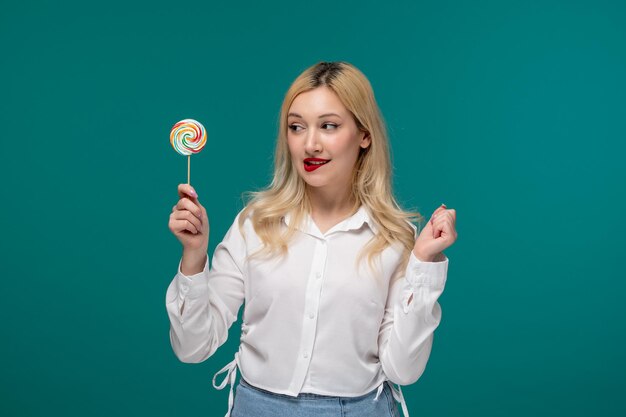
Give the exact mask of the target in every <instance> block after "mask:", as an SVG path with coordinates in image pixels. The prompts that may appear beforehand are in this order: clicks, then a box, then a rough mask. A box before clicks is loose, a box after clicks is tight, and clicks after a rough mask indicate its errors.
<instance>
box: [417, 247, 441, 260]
mask: <svg viewBox="0 0 626 417" xmlns="http://www.w3.org/2000/svg"><path fill="white" fill-rule="evenodd" d="M413 255H414V256H415V257H416V258H417V260H418V261H421V262H437V261H439V260H441V259H443V254H442V253H441V252H440V253H438V254H435V255H426V254H423V253H421V252H419V251H416V250H415V249H414V250H413Z"/></svg>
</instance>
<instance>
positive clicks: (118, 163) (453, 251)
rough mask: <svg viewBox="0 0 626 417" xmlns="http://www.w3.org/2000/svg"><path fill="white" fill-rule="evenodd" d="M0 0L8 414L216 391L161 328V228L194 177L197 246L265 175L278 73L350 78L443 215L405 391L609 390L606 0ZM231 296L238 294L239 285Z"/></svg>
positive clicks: (175, 408) (160, 407)
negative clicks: (434, 321) (199, 127)
mask: <svg viewBox="0 0 626 417" xmlns="http://www.w3.org/2000/svg"><path fill="white" fill-rule="evenodd" d="M1 9H2V10H1V12H0V46H1V51H2V53H1V54H0V97H1V103H2V111H0V122H1V126H2V130H1V133H0V135H1V138H2V151H0V170H1V174H2V184H3V187H2V205H0V210H1V216H0V228H1V229H0V230H1V236H2V239H1V245H2V246H1V247H0V256H1V257H2V263H1V267H2V268H1V271H2V272H1V273H2V280H1V286H2V295H3V297H2V298H3V300H2V303H1V305H2V317H3V326H2V333H3V336H2V344H1V345H0V368H1V369H2V372H1V377H0V396H1V398H0V414H2V415H3V416H67V417H69V416H111V415H119V416H143V415H145V416H148V415H149V416H172V415H198V416H207V417H208V416H223V415H224V414H225V412H226V407H227V398H228V390H224V391H216V390H214V389H213V388H212V385H211V378H212V376H213V374H214V373H215V372H216V371H218V370H219V369H220V368H221V367H222V366H223V365H225V364H226V363H228V362H229V361H230V360H231V359H232V357H233V354H234V352H235V351H236V349H237V346H238V342H239V332H240V327H239V325H240V321H238V322H236V323H235V324H234V325H233V326H232V328H231V329H230V336H229V339H228V341H227V342H226V343H225V344H224V345H223V346H222V347H221V348H220V349H219V350H218V351H217V352H216V353H215V355H214V356H213V357H211V358H209V359H208V360H207V361H205V362H203V363H201V364H194V365H190V364H183V363H181V362H180V361H179V360H178V359H177V358H176V357H175V356H174V354H173V352H172V349H171V346H170V341H169V334H168V332H169V322H168V319H167V315H166V311H165V291H166V288H167V285H168V284H169V282H170V281H171V279H172V278H173V277H174V274H175V272H176V268H177V266H178V261H179V259H180V255H181V247H180V244H179V243H178V241H177V240H176V239H175V238H174V236H173V235H172V234H171V233H170V232H169V230H168V228H167V222H168V217H169V213H170V211H171V209H172V206H173V205H174V204H175V202H176V200H177V194H176V187H177V185H178V184H179V183H183V182H186V179H187V161H186V158H185V157H183V156H181V155H178V154H176V153H175V152H174V150H173V149H172V147H171V146H170V144H169V130H170V128H171V126H172V125H173V124H174V123H175V122H176V121H178V120H180V119H183V118H195V119H197V120H200V121H201V122H203V123H204V125H205V126H206V128H207V131H208V144H207V145H206V147H205V148H204V150H203V151H202V152H201V153H200V154H198V155H194V156H192V161H191V181H192V184H193V185H194V186H195V188H196V190H197V191H198V192H199V196H200V200H201V201H202V202H203V204H204V205H205V206H206V207H207V209H208V213H209V216H210V220H211V242H210V248H209V251H210V254H212V252H213V249H214V248H215V245H216V244H217V243H218V242H219V241H220V240H221V238H222V237H223V235H224V233H225V232H226V230H227V229H228V227H229V226H230V224H231V223H232V221H233V219H234V217H235V215H236V214H237V212H238V211H239V210H240V209H241V208H242V207H243V203H242V199H241V195H242V193H243V192H245V191H250V190H257V189H259V188H261V187H263V186H264V185H266V184H267V183H268V181H269V179H270V174H271V168H272V167H271V164H272V151H273V147H274V139H275V135H276V127H277V117H278V110H279V106H280V103H281V100H282V97H283V95H284V93H285V91H286V89H287V87H288V86H289V84H290V82H291V81H292V80H293V79H294V78H295V77H296V76H297V75H298V74H299V73H300V72H301V71H302V70H303V69H305V68H306V67H308V66H310V65H312V64H314V63H316V62H318V61H321V60H346V61H349V62H351V63H353V64H355V65H356V66H357V67H359V68H360V69H361V70H362V71H363V72H364V73H365V74H366V75H367V76H368V77H369V79H370V81H371V83H372V85H373V87H374V89H375V92H376V95H377V99H378V102H379V104H380V107H381V109H382V111H383V114H384V116H385V119H386V122H387V124H388V127H389V132H390V138H391V144H392V149H393V163H394V184H395V189H396V192H397V195H398V198H399V200H400V201H401V203H402V204H403V206H404V207H406V208H413V209H417V210H419V211H420V212H422V213H423V214H424V215H425V216H429V215H430V214H431V213H432V211H433V210H434V209H435V208H436V207H437V206H438V205H439V204H441V203H445V204H447V205H448V207H450V208H455V209H456V210H457V228H458V233H459V237H458V240H457V242H456V243H455V245H454V246H453V247H451V248H450V249H449V250H448V251H447V252H446V254H447V255H448V257H449V258H450V269H449V275H448V282H447V287H446V290H445V292H444V294H443V295H442V297H441V299H440V303H441V305H442V308H443V320H442V323H441V325H440V327H439V328H438V330H437V331H436V334H435V341H434V346H433V351H432V355H431V358H430V361H429V363H428V366H427V369H426V372H425V373H424V374H423V376H422V377H421V378H420V379H419V380H418V382H417V383H415V384H413V385H411V386H408V387H405V388H404V393H405V396H406V398H407V403H408V406H409V410H411V411H412V415H414V416H420V417H427V416H481V417H487V416H502V415H507V416H528V415H533V416H561V415H562V416H570V417H573V416H588V415H602V416H623V415H625V414H626V403H625V402H624V399H623V393H624V388H625V386H626V364H625V358H626V356H625V354H624V342H625V341H626V340H625V335H626V331H625V330H626V321H625V320H624V317H626V314H625V313H626V311H625V310H626V308H625V307H624V303H623V295H624V291H625V290H626V280H625V279H624V278H626V276H625V274H624V267H623V264H622V262H621V261H622V256H623V255H622V252H623V250H624V248H625V247H626V245H625V243H626V242H625V238H624V236H625V232H626V227H625V225H626V223H625V221H624V216H623V213H624V210H625V209H626V207H625V205H626V199H625V195H624V190H625V189H626V187H625V170H624V168H623V157H624V152H625V151H626V147H625V145H624V142H625V139H626V134H625V133H626V123H625V120H626V104H625V103H626V100H624V98H625V97H626V77H625V76H624V74H626V25H624V21H625V18H626V5H625V4H624V3H623V2H620V1H505V2H502V1H478V2H475V1H437V2H435V1H431V2H426V1H412V2H394V1H391V2H374V1H349V2H342V1H339V2H326V3H319V2H318V3H307V2H288V1H275V2H252V1H250V2H225V1H224V2H206V1H204V2H202V1H198V2H163V1H153V2H144V3H136V2H117V1H108V2H77V1H72V2H69V1H68V2H52V1H38V2H30V1H23V2H17V1H14V2H8V1H4V2H3V3H2V8H1ZM240 313H241V311H240Z"/></svg>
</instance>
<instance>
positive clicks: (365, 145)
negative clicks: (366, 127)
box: [360, 132, 372, 149]
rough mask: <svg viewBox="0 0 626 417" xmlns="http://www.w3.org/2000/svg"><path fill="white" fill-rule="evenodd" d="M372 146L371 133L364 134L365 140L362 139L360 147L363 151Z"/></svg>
mask: <svg viewBox="0 0 626 417" xmlns="http://www.w3.org/2000/svg"><path fill="white" fill-rule="evenodd" d="M371 144H372V137H371V136H370V134H369V132H363V138H361V143H360V146H361V148H363V149H366V148H369V146H370V145H371Z"/></svg>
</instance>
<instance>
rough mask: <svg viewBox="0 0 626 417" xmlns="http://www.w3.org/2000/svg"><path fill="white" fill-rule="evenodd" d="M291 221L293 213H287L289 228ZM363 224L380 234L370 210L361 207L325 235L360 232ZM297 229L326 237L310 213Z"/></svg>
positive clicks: (285, 217) (285, 220)
mask: <svg viewBox="0 0 626 417" xmlns="http://www.w3.org/2000/svg"><path fill="white" fill-rule="evenodd" d="M291 219H292V215H291V213H287V214H286V215H284V216H283V220H284V222H285V224H286V225H287V226H289V223H290V222H291ZM363 224H367V225H368V226H369V228H370V230H371V231H372V232H373V233H374V234H376V233H377V232H378V228H377V226H376V223H375V222H374V220H373V219H372V217H371V215H370V213H369V210H368V209H367V208H366V207H365V206H363V205H361V206H360V207H359V209H358V210H357V211H356V212H355V213H354V214H353V215H352V216H350V217H348V218H347V219H344V220H342V221H341V222H339V223H338V224H336V225H335V226H333V227H332V228H331V229H330V230H328V231H327V232H326V233H325V235H329V234H330V233H334V232H340V231H341V232H347V231H349V230H358V229H360V228H361V227H362V226H363ZM297 229H298V230H300V231H302V232H304V233H308V234H310V235H313V236H317V237H324V235H322V234H321V233H320V231H319V229H318V228H317V226H316V225H315V222H313V219H312V218H311V216H310V215H309V214H308V213H306V214H305V217H304V220H303V224H302V225H300V227H298V228H297Z"/></svg>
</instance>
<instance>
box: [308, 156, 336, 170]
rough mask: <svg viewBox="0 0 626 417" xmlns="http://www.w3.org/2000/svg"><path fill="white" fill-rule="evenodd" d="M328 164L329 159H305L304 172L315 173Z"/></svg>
mask: <svg viewBox="0 0 626 417" xmlns="http://www.w3.org/2000/svg"><path fill="white" fill-rule="evenodd" d="M329 162H330V159H321V158H306V159H305V160H304V170H305V171H306V172H311V171H315V170H316V169H318V168H319V167H322V166H324V165H326V164H327V163H329Z"/></svg>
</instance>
